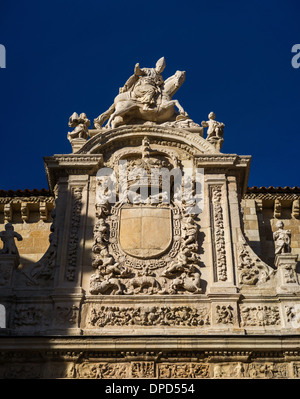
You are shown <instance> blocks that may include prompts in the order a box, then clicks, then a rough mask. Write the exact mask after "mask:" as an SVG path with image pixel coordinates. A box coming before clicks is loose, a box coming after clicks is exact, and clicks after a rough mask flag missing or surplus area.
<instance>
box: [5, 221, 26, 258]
mask: <svg viewBox="0 0 300 399" xmlns="http://www.w3.org/2000/svg"><path fill="white" fill-rule="evenodd" d="M0 238H1V240H2V241H3V248H2V249H1V251H0V254H8V255H18V256H19V251H18V248H17V246H16V244H15V238H16V239H17V240H18V241H22V240H23V238H22V236H21V234H19V233H17V232H15V231H14V226H13V225H12V224H11V223H6V225H5V231H1V232H0Z"/></svg>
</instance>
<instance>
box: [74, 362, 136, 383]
mask: <svg viewBox="0 0 300 399" xmlns="http://www.w3.org/2000/svg"><path fill="white" fill-rule="evenodd" d="M129 367H130V364H128V363H108V362H102V363H96V362H95V363H93V362H84V363H81V364H78V365H77V366H76V376H77V378H93V379H103V378H113V379H118V378H130V369H129Z"/></svg>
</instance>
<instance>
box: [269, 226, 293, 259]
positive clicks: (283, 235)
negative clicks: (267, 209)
mask: <svg viewBox="0 0 300 399" xmlns="http://www.w3.org/2000/svg"><path fill="white" fill-rule="evenodd" d="M276 227H277V229H278V230H277V231H275V232H274V233H273V239H274V242H275V255H279V254H284V253H291V231H290V230H284V229H283V227H284V223H283V222H282V221H281V220H279V221H278V222H277V223H276Z"/></svg>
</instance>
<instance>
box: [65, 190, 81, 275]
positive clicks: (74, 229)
mask: <svg viewBox="0 0 300 399" xmlns="http://www.w3.org/2000/svg"><path fill="white" fill-rule="evenodd" d="M82 190H83V187H75V188H72V209H71V226H70V235H69V244H68V253H67V262H68V263H67V264H68V267H67V270H66V279H67V280H68V281H74V280H75V273H76V265H77V259H78V245H79V227H80V216H81V208H82Z"/></svg>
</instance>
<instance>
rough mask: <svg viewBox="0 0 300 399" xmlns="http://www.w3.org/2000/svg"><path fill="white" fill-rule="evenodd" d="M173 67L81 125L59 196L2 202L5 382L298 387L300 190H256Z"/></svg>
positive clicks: (141, 81) (57, 172)
mask: <svg viewBox="0 0 300 399" xmlns="http://www.w3.org/2000/svg"><path fill="white" fill-rule="evenodd" d="M164 65H165V61H164V59H160V60H159V61H158V63H157V65H156V68H143V69H141V68H139V66H138V65H136V67H135V70H134V75H133V76H132V77H130V79H129V80H128V81H127V82H126V84H125V85H124V87H123V88H122V89H120V93H119V95H118V96H116V98H115V102H114V104H113V105H112V106H111V107H110V108H109V110H108V111H106V112H104V113H103V114H101V115H100V116H99V117H97V118H96V119H95V120H94V126H93V129H90V130H89V129H88V127H89V126H90V121H89V120H88V119H87V116H86V114H84V113H81V114H80V115H79V116H78V114H77V113H74V114H73V115H72V116H71V117H70V121H69V126H70V127H72V128H74V130H73V131H72V132H69V133H68V136H67V137H68V139H69V141H70V143H71V146H72V153H70V154H62V155H54V156H48V157H45V158H44V162H45V168H46V174H47V178H48V183H49V191H47V190H44V191H40V192H36V191H35V192H30V191H25V192H3V191H2V192H1V191H0V223H1V224H0V231H1V232H3V233H1V234H2V235H0V238H1V240H2V242H3V247H2V244H1V246H0V276H1V277H0V284H1V297H0V303H1V305H4V307H5V328H1V329H0V335H1V336H0V342H1V344H0V345H1V354H2V356H1V359H0V376H1V377H2V378H16V377H18V378H20V377H21V378H79V379H80V378H145V379H146V378H174V379H175V378H299V370H300V353H299V352H298V348H299V343H300V340H299V333H300V323H299V320H300V319H299V311H300V285H299V270H298V266H299V264H298V258H299V254H300V239H299V238H300V220H299V213H300V211H299V198H300V189H298V188H285V189H280V188H277V189H275V188H269V189H266V188H260V189H258V188H247V185H248V175H249V169H250V159H251V157H250V156H239V155H237V154H223V153H221V152H220V150H221V146H222V143H223V140H224V137H223V136H224V132H223V128H224V126H225V125H224V124H223V123H221V122H217V121H216V120H215V115H214V114H213V113H210V114H209V120H208V121H207V122H202V126H200V125H198V124H197V123H195V122H193V121H192V120H191V119H190V118H189V116H188V114H187V113H186V111H185V110H184V109H183V108H182V106H181V105H180V104H179V103H178V101H176V100H173V99H172V96H173V95H174V93H175V92H176V90H177V89H178V88H179V87H180V86H181V84H182V83H183V80H184V77H185V74H184V73H182V72H180V71H177V72H176V74H175V75H173V76H172V77H170V78H169V79H167V80H166V81H163V80H162V77H161V72H162V70H163V69H164ZM176 108H177V109H178V111H179V112H178V111H177V110H176ZM105 121H107V125H105V126H103V125H104V123H105ZM206 127H207V128H208V131H207V133H206V137H205V133H204V128H206ZM104 168H106V169H105V170H110V172H111V175H107V174H103V173H102V172H103V170H104ZM137 170H138V171H139V174H137V173H136V172H137ZM163 171H164V173H166V174H163V173H162V172H163ZM198 171H200V172H199V176H200V178H201V184H200V186H201V190H200V191H199V190H198V191H197V187H198V186H197V185H199V184H198V183H199V181H197V179H196V180H195V176H197V173H198ZM175 172H176V173H179V175H180V176H181V178H182V179H181V180H180V182H184V184H183V185H184V196H183V197H182V196H180V195H179V193H180V189H181V186H180V187H179V190H178V186H176V181H177V180H176V176H177V175H176V174H175ZM170 176H173V178H171V179H170ZM168 179H169V180H168ZM167 181H168V182H171V185H169V186H168V187H169V189H170V190H169V192H168V190H166V187H167V186H165V185H164V183H167ZM108 182H110V183H111V184H112V183H114V182H117V184H116V185H109V184H108ZM150 182H151V184H150ZM111 187H113V188H115V191H113V190H111ZM198 188H199V187H198ZM150 189H151V190H152V189H154V191H151V190H150ZM155 189H157V191H155ZM197 193H198V194H199V196H198V197H197V195H196V194H197ZM131 194H132V195H133V194H134V195H133V196H130V195H131ZM197 201H199V203H201V208H199V211H197V212H196V211H195V209H197V206H196V205H197V204H198V202H197ZM278 220H280V221H282V222H283V223H284V224H283V225H280V226H281V227H280V228H279V227H278V226H279V225H278V224H277V222H278ZM8 225H9V226H10V225H12V226H13V228H14V230H13V231H14V232H15V233H16V235H15V236H13V235H12V234H13V233H12V230H9V231H10V235H9V231H8V230H7V226H8ZM17 239H18V240H19V241H17ZM13 240H15V244H14V245H15V246H16V248H17V249H18V251H13V250H12V251H10V250H7V249H6V248H9V245H8V243H12V242H14V241H13ZM2 314H3V313H2ZM16 337H18V339H16Z"/></svg>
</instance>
